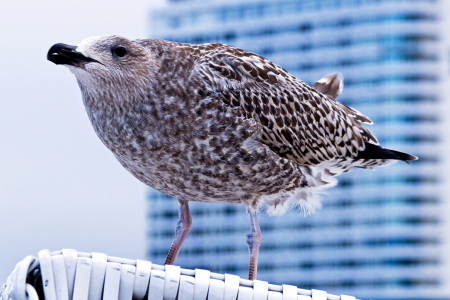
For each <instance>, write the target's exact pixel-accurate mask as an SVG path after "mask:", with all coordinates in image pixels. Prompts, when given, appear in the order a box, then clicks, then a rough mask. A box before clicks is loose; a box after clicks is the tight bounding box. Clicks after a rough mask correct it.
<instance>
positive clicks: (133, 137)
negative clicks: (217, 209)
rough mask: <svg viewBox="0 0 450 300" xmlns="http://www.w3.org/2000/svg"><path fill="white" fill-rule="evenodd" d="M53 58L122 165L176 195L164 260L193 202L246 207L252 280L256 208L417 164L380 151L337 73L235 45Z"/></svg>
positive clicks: (88, 45)
mask: <svg viewBox="0 0 450 300" xmlns="http://www.w3.org/2000/svg"><path fill="white" fill-rule="evenodd" d="M47 58H48V60H50V61H52V62H54V63H55V64H63V65H66V66H67V67H68V68H69V69H70V71H71V72H72V73H74V74H75V76H76V78H77V80H78V84H79V86H80V89H81V92H82V95H83V102H84V105H85V107H86V112H87V114H88V116H89V119H90V121H91V123H92V125H93V127H94V130H95V132H96V133H97V135H98V137H99V138H100V139H101V141H102V142H103V143H104V144H105V145H106V147H108V149H110V150H111V151H112V152H113V154H114V155H115V157H116V158H117V159H118V160H119V162H120V163H121V164H122V165H123V166H124V167H125V169H127V170H128V171H129V172H130V173H131V174H133V175H134V176H135V177H136V178H138V179H139V180H140V181H142V182H144V183H145V184H147V185H149V186H151V187H153V188H155V189H156V190H158V191H161V192H163V193H164V194H167V195H170V196H172V197H176V198H178V201H179V221H178V223H177V227H176V231H175V239H174V241H173V243H172V247H171V249H170V251H169V254H168V256H167V260H166V264H173V263H174V262H175V260H176V258H177V255H178V253H179V251H180V248H181V245H182V243H183V241H184V240H185V239H186V237H187V235H188V233H189V230H190V228H191V225H192V219H191V215H190V212H189V201H201V202H214V203H236V204H239V203H242V204H244V205H245V207H246V209H247V212H248V214H249V215H250V221H251V230H250V233H249V234H248V235H247V245H248V248H249V254H250V267H249V278H250V279H251V280H253V279H255V278H256V271H257V262H258V252H259V246H260V243H261V231H260V228H259V224H258V220H257V215H256V214H257V212H258V210H264V211H266V212H267V213H268V214H278V215H279V214H283V213H285V212H286V211H287V210H288V209H290V208H292V207H295V206H298V207H300V208H301V209H302V210H304V211H305V212H307V213H310V212H313V211H314V210H315V209H317V208H319V207H320V206H321V204H320V200H319V198H318V197H317V194H318V193H320V191H322V190H323V189H325V188H329V187H332V186H334V185H335V184H336V183H337V180H336V178H335V177H336V176H338V175H340V174H341V173H343V172H347V171H349V170H350V169H351V168H353V167H359V168H365V169H373V168H374V167H378V166H387V165H390V164H392V163H395V162H396V161H397V160H402V161H407V160H416V159H417V157H415V156H413V155H410V154H406V153H402V152H398V151H395V150H389V149H385V148H382V147H380V146H379V145H378V141H377V139H376V138H375V137H374V136H373V135H372V133H371V132H370V131H369V130H368V129H366V128H365V127H364V126H363V123H368V124H371V123H372V122H371V121H370V119H369V118H368V117H366V116H364V115H362V114H361V113H360V112H358V111H356V110H355V109H353V108H350V107H348V106H346V105H344V104H341V103H339V102H337V101H336V97H338V96H339V95H340V93H341V92H342V88H343V79H342V76H341V75H339V74H330V75H327V76H325V77H324V78H322V79H321V80H319V81H318V82H317V83H316V84H315V85H314V88H312V87H310V86H309V85H308V84H306V83H304V82H303V81H301V80H299V79H297V78H295V77H294V76H292V75H291V74H289V73H288V72H287V71H286V70H284V69H283V68H281V67H279V66H277V65H276V64H274V63H272V62H271V61H269V60H267V59H265V58H263V57H261V56H259V55H257V54H254V53H250V52H247V51H245V50H242V49H239V48H235V47H231V46H227V45H222V44H204V45H192V44H181V43H175V42H168V41H163V40H151V39H141V40H134V41H131V40H128V39H126V38H123V37H119V36H110V37H93V38H88V39H85V40H83V41H82V42H81V43H80V44H79V45H78V46H69V45H65V44H56V45H54V46H53V47H51V48H50V50H49V52H48V55H47Z"/></svg>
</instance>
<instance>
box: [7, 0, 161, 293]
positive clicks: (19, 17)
mask: <svg viewBox="0 0 450 300" xmlns="http://www.w3.org/2000/svg"><path fill="white" fill-rule="evenodd" d="M162 2H163V0H157V1H155V0H136V1H132V3H131V4H130V1H117V0H97V1H92V0H78V1H76V2H73V1H56V0H44V1H25V0H18V1H6V2H3V3H2V5H1V6H2V7H1V9H0V28H1V29H0V41H1V42H0V286H1V285H2V284H3V283H5V282H6V279H7V276H8V275H9V274H10V273H11V272H12V271H13V269H14V266H15V265H16V263H17V262H19V261H20V260H22V259H23V258H24V257H25V256H27V255H34V256H37V254H38V251H39V250H41V249H49V250H50V251H55V250H60V249H63V248H74V249H77V250H79V251H84V252H93V251H94V252H103V253H106V254H108V255H113V256H119V257H126V258H130V259H135V258H145V247H146V241H145V232H146V224H145V213H146V203H145V197H146V193H147V188H146V187H145V186H144V185H143V184H142V183H140V182H139V181H138V180H137V179H135V178H134V177H133V176H132V175H131V174H129V173H128V172H127V171H126V170H125V169H123V168H122V166H121V165H120V164H119V163H118V162H117V161H116V159H115V158H114V156H113V155H112V154H111V152H110V151H109V150H108V149H106V147H105V146H104V145H103V144H102V143H101V142H100V140H99V139H98V138H97V136H96V135H95V133H94V131H93V129H92V127H91V124H90V122H89V120H88V118H87V115H86V112H85V111H84V106H83V103H82V100H81V94H80V91H79V88H78V85H77V82H76V80H75V76H74V75H73V74H72V73H70V71H69V70H68V69H67V68H65V67H63V66H56V65H54V64H53V63H51V62H49V61H47V60H46V54H47V51H48V49H49V48H50V47H51V46H52V45H53V44H55V43H66V44H71V45H76V44H78V43H79V42H80V41H81V40H82V39H83V38H86V37H90V36H104V35H113V34H117V35H122V36H125V37H127V38H145V37H148V36H149V35H150V33H151V29H150V27H149V24H150V22H149V15H150V9H151V7H152V6H160V5H164V4H163V3H162Z"/></svg>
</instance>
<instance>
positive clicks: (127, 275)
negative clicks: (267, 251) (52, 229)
mask: <svg viewBox="0 0 450 300" xmlns="http://www.w3.org/2000/svg"><path fill="white" fill-rule="evenodd" d="M44 298H45V299H46V300H84V299H86V300H87V299H89V300H101V299H105V300H106V299H107V300H111V299H114V300H115V299H117V300H132V299H149V300H150V299H151V300H206V299H208V300H327V299H328V300H354V299H355V298H354V297H351V296H345V295H341V296H336V295H330V294H327V293H326V292H325V291H319V290H304V289H299V288H297V287H295V286H292V285H281V286H280V285H273V284H269V283H267V282H265V281H260V280H253V281H250V280H246V279H242V278H239V277H238V276H236V275H231V274H225V275H223V274H217V273H212V272H210V271H208V270H201V269H196V270H188V269H181V268H180V267H178V266H172V265H166V266H161V265H156V264H152V263H151V262H149V261H144V260H139V259H138V260H131V259H124V258H118V257H112V256H107V255H106V254H103V253H96V252H93V253H84V252H77V251H76V250H70V249H66V250H62V251H56V252H52V253H50V251H48V250H42V251H40V252H39V255H38V259H36V258H35V257H33V256H27V257H26V258H25V259H24V260H23V261H21V262H19V263H18V264H17V265H16V268H15V269H14V271H13V273H12V274H11V275H10V276H9V278H8V281H7V282H6V284H4V285H3V287H2V289H1V292H0V300H27V299H30V300H39V299H41V300H42V299H44Z"/></svg>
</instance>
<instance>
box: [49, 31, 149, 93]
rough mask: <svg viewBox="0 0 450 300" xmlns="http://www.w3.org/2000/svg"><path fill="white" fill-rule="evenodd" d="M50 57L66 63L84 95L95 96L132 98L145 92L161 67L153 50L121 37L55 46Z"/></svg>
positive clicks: (58, 63) (88, 39)
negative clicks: (155, 58)
mask: <svg viewBox="0 0 450 300" xmlns="http://www.w3.org/2000/svg"><path fill="white" fill-rule="evenodd" d="M47 59H48V60H50V61H51V62H53V63H55V64H57V65H65V66H67V67H68V68H69V69H70V71H71V72H72V73H73V74H75V76H76V77H77V80H78V83H79V85H80V88H81V90H82V92H83V94H84V95H85V96H86V95H89V96H91V97H93V98H94V99H98V97H101V98H108V99H111V98H116V99H121V100H124V99H131V98H134V97H138V95H139V94H141V93H144V92H145V91H144V90H145V88H146V87H148V85H149V83H150V82H151V80H152V78H154V74H155V72H156V69H157V64H156V62H155V60H154V57H153V55H152V53H151V51H150V50H149V49H148V48H146V47H145V46H144V45H142V44H140V42H139V40H138V41H131V40H128V39H126V38H123V37H120V36H109V37H91V38H87V39H84V40H83V41H82V42H81V43H80V44H79V45H78V46H71V45H66V44H55V45H53V46H52V47H51V48H50V50H49V51H48V54H47Z"/></svg>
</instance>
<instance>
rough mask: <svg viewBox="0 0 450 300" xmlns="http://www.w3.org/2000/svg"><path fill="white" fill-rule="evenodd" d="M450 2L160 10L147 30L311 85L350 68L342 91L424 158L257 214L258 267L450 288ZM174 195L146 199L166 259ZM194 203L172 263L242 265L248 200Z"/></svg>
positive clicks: (390, 144)
mask: <svg viewBox="0 0 450 300" xmlns="http://www.w3.org/2000/svg"><path fill="white" fill-rule="evenodd" d="M447 8H448V3H447V2H445V1H444V0H442V1H438V0H435V1H432V0H416V1H414V0H410V1H405V0H398V1H393V0H390V1H382V0H321V1H319V0H314V1H312V0H311V1H310V0H303V1H261V0H251V1H238V0H231V1H209V2H203V1H171V2H170V3H169V4H168V6H167V7H166V8H164V9H159V10H157V11H154V12H153V13H152V16H151V21H152V29H153V33H152V34H151V37H152V38H162V39H167V40H172V41H177V42H186V43H209V42H218V43H225V44H230V45H233V46H236V47H240V48H243V49H246V50H249V51H252V52H255V53H258V54H260V55H263V56H265V57H267V58H268V59H271V60H272V61H274V62H275V63H277V64H279V65H281V66H282V67H283V68H285V69H287V70H288V71H289V72H291V73H292V74H293V75H295V76H297V77H298V78H300V79H302V80H304V81H306V82H308V83H309V84H313V83H314V82H315V81H316V80H318V79H320V78H322V77H323V76H324V75H325V74H328V73H332V72H340V73H343V75H344V78H345V79H344V83H345V87H344V92H343V94H342V95H341V96H340V97H339V98H338V101H341V102H343V103H345V104H347V105H350V106H352V107H354V108H355V109H357V110H359V111H361V112H362V113H363V114H366V115H368V116H369V117H370V118H371V119H372V120H373V121H374V123H375V125H374V126H369V128H370V129H371V130H372V132H373V133H374V134H375V135H376V136H377V138H378V139H379V141H380V143H381V144H382V145H383V146H384V147H386V148H392V149H396V150H399V151H405V152H409V153H413V154H415V155H418V156H419V157H420V160H419V161H415V162H411V165H410V166H407V165H406V164H403V163H401V162H400V163H397V164H395V165H393V166H390V167H388V168H378V169H377V170H376V171H374V172H371V171H367V170H354V171H353V172H350V173H347V174H344V175H342V176H340V177H339V178H338V179H339V184H338V186H337V187H335V188H333V189H330V190H328V191H327V192H328V195H324V196H323V198H324V207H323V209H322V210H321V211H318V212H317V213H316V214H314V215H311V216H306V217H304V216H303V215H301V213H299V212H297V211H291V212H288V213H287V214H286V215H285V216H283V217H271V218H269V217H266V216H264V215H261V216H260V217H259V218H260V225H261V230H262V234H263V240H262V245H261V250H260V258H259V271H258V278H259V279H261V280H266V281H269V282H272V283H276V284H294V285H297V286H299V287H301V288H316V289H322V290H326V291H327V292H329V293H335V294H339V293H341V294H350V295H354V296H356V297H358V298H376V299H382V298H384V299H433V297H434V299H450V265H449V258H450V247H449V242H450V239H449V237H450V225H449V223H450V222H449V221H448V220H447V219H448V217H447V216H448V215H450V203H449V200H450V199H447V198H448V197H447V196H446V193H445V191H446V189H447V187H446V185H447V182H448V177H449V174H448V172H447V171H446V170H447V168H446V166H447V165H448V164H447V160H448V159H447V158H446V157H445V153H446V151H445V149H446V145H447V144H448V143H449V142H448V136H447V134H446V128H448V126H447V122H448V121H447V120H446V116H445V112H446V111H449V110H450V106H449V105H448V103H449V99H448V95H447V94H448V93H446V92H445V91H446V87H447V86H448V83H449V78H448V77H449V74H448V73H449V69H450V68H449V63H448V62H449V56H450V47H448V44H449V43H448V37H447V35H448V33H446V31H445V28H446V27H445V26H447V18H446V16H445V11H448V10H446V9H447ZM167 198H168V197H166V196H163V195H161V194H159V193H157V192H156V191H151V192H150V193H149V197H148V201H149V212H148V220H149V232H148V239H149V249H148V255H149V259H151V260H153V261H155V262H156V261H158V262H161V263H162V262H163V261H164V259H165V256H166V255H167V251H168V249H169V247H170V243H171V241H172V238H173V236H174V228H175V224H176V220H177V217H178V215H177V201H176V200H174V199H171V200H168V199H167ZM191 212H192V218H193V228H192V231H191V233H190V236H189V237H188V239H187V240H186V242H185V245H184V246H183V248H182V250H181V253H180V256H179V258H178V261H177V264H179V265H181V266H182V267H186V268H207V269H210V270H212V271H214V272H221V273H224V272H227V273H234V274H238V275H240V276H242V277H246V276H247V275H246V274H247V268H248V250H247V246H246V244H245V235H246V234H247V232H248V230H249V227H250V222H249V217H248V216H247V215H246V213H245V208H244V207H243V206H233V205H219V204H202V203H192V204H191ZM430 293H431V294H432V295H433V296H432V297H430V296H429V295H430Z"/></svg>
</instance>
